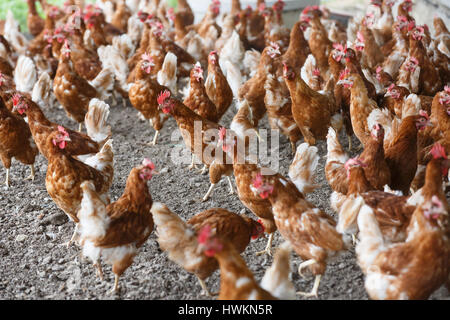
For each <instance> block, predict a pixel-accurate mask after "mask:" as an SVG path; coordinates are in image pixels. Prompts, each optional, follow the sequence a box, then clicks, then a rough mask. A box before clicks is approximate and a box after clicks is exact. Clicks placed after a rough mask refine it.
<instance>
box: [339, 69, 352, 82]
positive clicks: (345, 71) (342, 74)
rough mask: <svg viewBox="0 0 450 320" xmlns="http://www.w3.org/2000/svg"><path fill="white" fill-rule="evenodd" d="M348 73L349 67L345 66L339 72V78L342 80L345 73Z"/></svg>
mask: <svg viewBox="0 0 450 320" xmlns="http://www.w3.org/2000/svg"><path fill="white" fill-rule="evenodd" d="M349 74H350V69H347V68H345V69H344V70H342V71H341V73H339V80H343V79H344V78H345V77H346V76H347V75H349Z"/></svg>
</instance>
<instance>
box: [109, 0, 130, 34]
mask: <svg viewBox="0 0 450 320" xmlns="http://www.w3.org/2000/svg"><path fill="white" fill-rule="evenodd" d="M130 17H131V10H130V9H129V8H128V6H127V4H126V2H125V0H120V1H118V3H117V7H116V9H115V12H114V15H113V17H112V19H111V24H112V25H113V26H114V27H116V28H117V29H119V30H120V31H121V32H127V31H128V30H127V29H128V28H127V27H128V19H129V18H130Z"/></svg>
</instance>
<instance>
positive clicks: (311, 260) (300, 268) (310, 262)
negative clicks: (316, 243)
mask: <svg viewBox="0 0 450 320" xmlns="http://www.w3.org/2000/svg"><path fill="white" fill-rule="evenodd" d="M316 262H317V261H316V260H314V259H310V260H306V261H304V262H302V263H300V265H299V266H298V274H299V275H300V276H301V277H302V278H305V276H304V275H303V272H302V270H303V269H305V268H306V267H307V266H310V265H312V264H314V263H316Z"/></svg>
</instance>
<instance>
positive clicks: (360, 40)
mask: <svg viewBox="0 0 450 320" xmlns="http://www.w3.org/2000/svg"><path fill="white" fill-rule="evenodd" d="M356 37H357V42H356V44H355V49H356V50H357V51H360V52H361V65H362V66H364V67H366V68H369V69H372V70H373V69H375V67H376V66H377V65H378V64H379V63H382V62H383V61H384V55H383V53H382V52H381V49H380V47H379V46H378V44H377V42H376V41H375V37H374V35H373V33H372V30H370V29H369V27H368V26H367V20H366V19H363V21H362V23H361V29H360V31H359V32H358V33H357V35H356Z"/></svg>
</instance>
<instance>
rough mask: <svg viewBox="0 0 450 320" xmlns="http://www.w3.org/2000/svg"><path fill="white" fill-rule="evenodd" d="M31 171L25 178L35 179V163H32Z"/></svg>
mask: <svg viewBox="0 0 450 320" xmlns="http://www.w3.org/2000/svg"><path fill="white" fill-rule="evenodd" d="M30 168H31V173H30V175H29V176H28V177H26V178H25V180H32V181H34V176H35V171H34V164H32V165H30Z"/></svg>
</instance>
